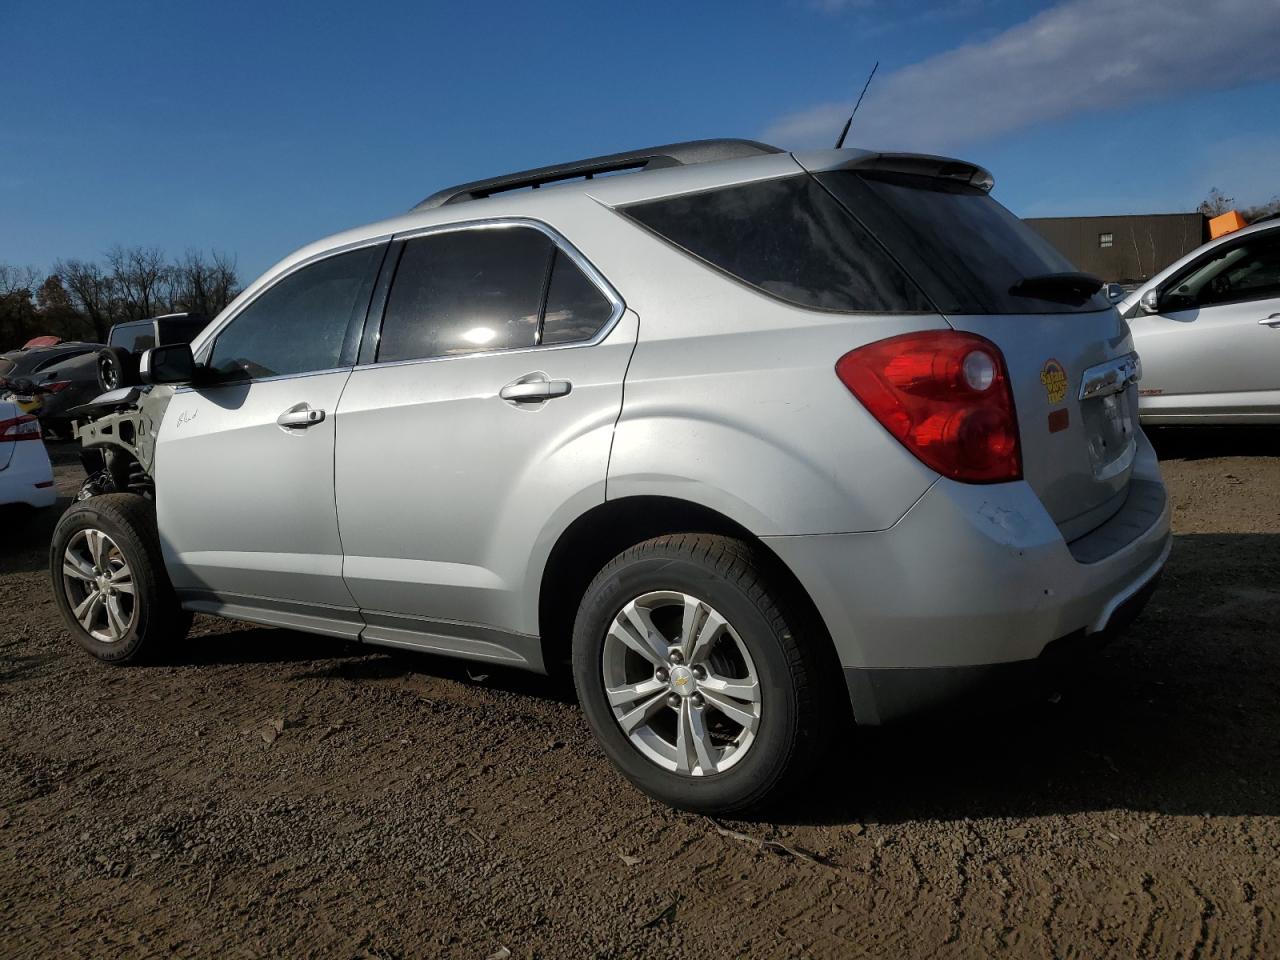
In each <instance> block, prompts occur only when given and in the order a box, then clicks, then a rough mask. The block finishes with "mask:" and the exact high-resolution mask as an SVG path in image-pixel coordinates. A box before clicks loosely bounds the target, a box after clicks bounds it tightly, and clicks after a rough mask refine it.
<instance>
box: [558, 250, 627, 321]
mask: <svg viewBox="0 0 1280 960" xmlns="http://www.w3.org/2000/svg"><path fill="white" fill-rule="evenodd" d="M611 316H613V303H612V301H610V300H609V298H608V297H606V296H605V295H604V294H603V293H602V292H601V291H600V288H599V287H597V286H596V285H595V284H594V283H592V282H591V280H590V279H588V277H587V275H586V274H585V273H583V272H582V271H581V270H580V269H578V265H577V264H576V263H574V262H573V260H572V259H570V257H569V256H568V255H566V254H565V252H564V251H563V250H557V251H556V252H555V262H554V265H553V266H552V269H551V287H550V289H549V290H548V291H547V306H546V312H545V316H544V318H543V321H542V340H541V342H542V343H545V344H554V343H576V342H578V341H581V340H590V339H591V338H592V337H594V336H595V335H596V334H597V333H599V332H600V328H601V327H603V326H604V325H605V323H607V322H608V320H609V318H610V317H611Z"/></svg>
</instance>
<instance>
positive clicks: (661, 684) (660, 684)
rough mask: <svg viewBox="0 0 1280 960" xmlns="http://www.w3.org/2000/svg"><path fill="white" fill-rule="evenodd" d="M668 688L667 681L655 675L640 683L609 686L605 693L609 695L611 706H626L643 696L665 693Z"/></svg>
mask: <svg viewBox="0 0 1280 960" xmlns="http://www.w3.org/2000/svg"><path fill="white" fill-rule="evenodd" d="M666 689H667V684H666V681H664V680H659V679H658V678H657V677H653V678H651V679H649V680H641V681H640V682H639V683H627V684H623V685H622V686H619V687H609V688H608V689H606V690H605V693H606V694H608V696H609V705H610V706H611V707H625V706H626V705H627V704H629V703H635V702H636V701H637V700H639V699H640V698H641V697H651V696H653V695H654V694H655V693H659V692H662V693H665V692H666Z"/></svg>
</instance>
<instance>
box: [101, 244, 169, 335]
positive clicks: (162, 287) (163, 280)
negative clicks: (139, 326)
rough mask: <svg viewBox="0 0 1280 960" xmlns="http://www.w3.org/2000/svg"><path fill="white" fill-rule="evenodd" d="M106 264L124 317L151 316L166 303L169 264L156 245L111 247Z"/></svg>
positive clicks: (139, 317)
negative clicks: (109, 269)
mask: <svg viewBox="0 0 1280 960" xmlns="http://www.w3.org/2000/svg"><path fill="white" fill-rule="evenodd" d="M107 266H108V267H110V268H111V279H112V280H113V281H114V284H115V295H116V297H117V298H118V300H119V302H120V308H121V312H122V313H123V315H124V319H128V320H140V319H142V318H143V317H154V316H155V315H156V314H157V313H160V312H161V308H162V307H163V306H164V305H166V304H167V303H168V299H169V298H168V296H167V293H168V290H167V289H166V288H167V287H168V284H169V276H170V267H169V265H168V264H167V263H165V260H164V253H163V252H162V251H160V250H159V249H157V248H156V247H128V248H125V247H120V246H115V247H112V248H111V249H110V250H108V251H107Z"/></svg>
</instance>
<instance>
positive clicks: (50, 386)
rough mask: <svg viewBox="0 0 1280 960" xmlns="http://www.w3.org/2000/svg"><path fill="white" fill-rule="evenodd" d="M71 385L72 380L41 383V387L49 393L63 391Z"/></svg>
mask: <svg viewBox="0 0 1280 960" xmlns="http://www.w3.org/2000/svg"><path fill="white" fill-rule="evenodd" d="M69 386H71V381H70V380H54V381H53V382H52V383H42V384H40V389H41V390H44V391H46V392H48V393H61V392H62V391H63V390H65V389H67V387H69Z"/></svg>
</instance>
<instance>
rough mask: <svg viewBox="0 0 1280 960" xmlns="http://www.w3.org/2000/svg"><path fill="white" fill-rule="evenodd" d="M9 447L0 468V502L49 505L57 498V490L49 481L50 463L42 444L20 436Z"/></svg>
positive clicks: (50, 480)
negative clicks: (5, 463) (9, 454)
mask: <svg viewBox="0 0 1280 960" xmlns="http://www.w3.org/2000/svg"><path fill="white" fill-rule="evenodd" d="M13 447H14V450H13V456H12V458H11V459H10V460H9V465H8V466H7V467H5V468H4V469H3V470H0V505H4V504H13V503H23V504H26V505H27V506H29V507H51V506H53V505H54V503H55V502H57V499H58V491H57V489H56V488H55V487H54V485H53V467H52V466H51V465H50V463H49V454H48V453H47V452H46V451H45V449H44V444H43V443H41V442H39V441H38V440H23V441H20V442H18V443H15V444H14V445H13Z"/></svg>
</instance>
